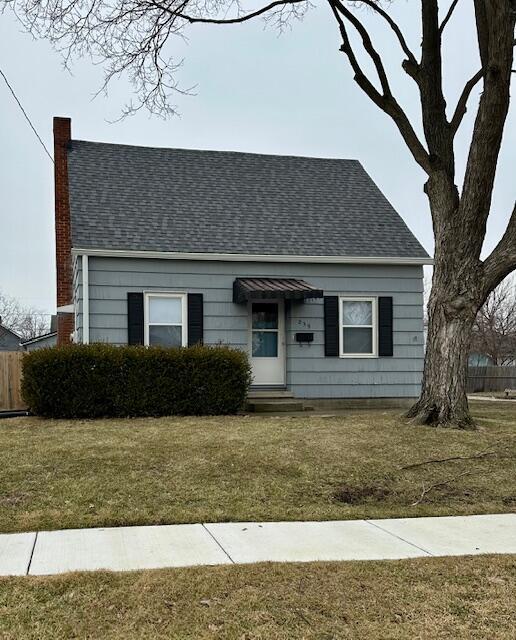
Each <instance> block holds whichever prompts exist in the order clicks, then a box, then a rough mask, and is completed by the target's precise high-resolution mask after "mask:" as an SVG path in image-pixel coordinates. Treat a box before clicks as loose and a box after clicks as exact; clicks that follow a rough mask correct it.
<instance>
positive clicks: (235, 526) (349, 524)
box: [0, 514, 516, 576]
mask: <svg viewBox="0 0 516 640" xmlns="http://www.w3.org/2000/svg"><path fill="white" fill-rule="evenodd" d="M482 553H516V514H498V515H485V516H456V517H441V518H400V519H394V520H347V521H338V522H262V523H251V522H248V523H217V524H182V525H164V526H149V527H119V528H112V529H71V530H65V531H42V532H39V533H15V534H2V535H0V575H4V576H5V575H22V576H24V575H50V574H56V573H66V572H68V571H96V570H100V569H106V570H111V571H133V570H137V569H157V568H164V567H186V566H193V565H218V564H232V563H235V564H245V563H252V562H267V561H270V562H311V561H317V560H339V561H345V560H385V559H388V560H394V559H402V558H416V557H431V556H460V555H470V554H482Z"/></svg>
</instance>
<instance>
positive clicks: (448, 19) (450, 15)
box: [439, 0, 459, 36]
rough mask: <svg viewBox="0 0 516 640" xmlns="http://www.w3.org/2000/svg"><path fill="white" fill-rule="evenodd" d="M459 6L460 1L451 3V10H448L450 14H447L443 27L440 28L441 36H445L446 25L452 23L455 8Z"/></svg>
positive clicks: (455, 0)
mask: <svg viewBox="0 0 516 640" xmlns="http://www.w3.org/2000/svg"><path fill="white" fill-rule="evenodd" d="M458 4H459V0H453V2H452V3H451V5H450V8H449V9H448V13H447V14H446V16H445V18H444V20H443V21H442V24H441V26H440V27H439V34H440V35H441V36H442V35H443V31H444V28H445V27H446V25H447V24H448V22H449V21H450V18H451V17H452V15H453V12H454V11H455V7H456V6H457V5H458Z"/></svg>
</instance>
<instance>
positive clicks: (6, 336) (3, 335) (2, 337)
mask: <svg viewBox="0 0 516 640" xmlns="http://www.w3.org/2000/svg"><path fill="white" fill-rule="evenodd" d="M20 339H21V338H20V336H19V335H18V334H17V333H15V332H14V331H13V330H12V329H8V328H7V327H5V326H4V325H3V324H2V319H1V318H0V351H20V349H21V347H20Z"/></svg>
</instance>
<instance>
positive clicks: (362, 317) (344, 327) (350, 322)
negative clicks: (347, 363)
mask: <svg viewBox="0 0 516 640" xmlns="http://www.w3.org/2000/svg"><path fill="white" fill-rule="evenodd" d="M339 303H340V307H339V311H340V356H341V358H349V357H353V358H367V357H374V356H376V355H377V330H376V324H377V321H376V317H377V311H376V306H377V304H376V298H348V297H341V298H340V300H339Z"/></svg>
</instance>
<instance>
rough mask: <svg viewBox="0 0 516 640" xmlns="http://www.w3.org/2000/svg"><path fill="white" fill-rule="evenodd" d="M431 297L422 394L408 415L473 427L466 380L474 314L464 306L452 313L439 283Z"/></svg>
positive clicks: (446, 424)
mask: <svg viewBox="0 0 516 640" xmlns="http://www.w3.org/2000/svg"><path fill="white" fill-rule="evenodd" d="M431 298H432V299H431V301H430V304H429V316H428V336H427V347H426V358H425V368H424V373H423V382H422V389H421V395H420V397H419V400H418V401H417V402H416V404H415V405H414V406H413V407H412V408H411V409H410V410H409V412H408V413H407V417H409V418H411V419H412V420H413V421H414V422H416V423H417V424H427V425H431V426H439V427H454V428H459V429H474V428H475V426H474V422H473V420H472V418H471V416H470V413H469V409H468V400H467V396H466V381H467V361H468V355H469V343H470V340H471V329H472V327H473V322H474V320H475V315H474V313H472V312H471V311H467V312H465V311H464V310H462V311H460V312H452V313H450V311H449V300H448V296H447V293H446V290H443V289H442V287H439V286H437V287H436V288H435V291H434V292H433V293H432V296H431Z"/></svg>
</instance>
